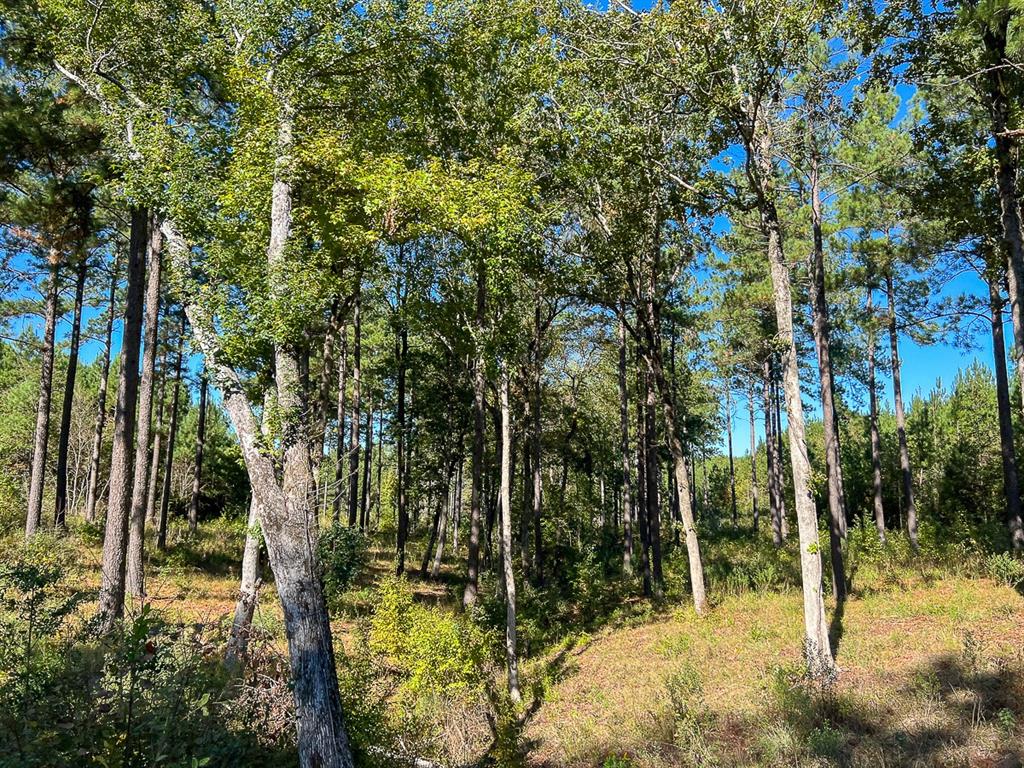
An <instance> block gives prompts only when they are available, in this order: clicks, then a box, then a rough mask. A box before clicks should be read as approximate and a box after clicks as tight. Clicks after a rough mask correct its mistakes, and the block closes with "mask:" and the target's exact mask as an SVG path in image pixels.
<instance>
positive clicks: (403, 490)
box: [395, 317, 409, 575]
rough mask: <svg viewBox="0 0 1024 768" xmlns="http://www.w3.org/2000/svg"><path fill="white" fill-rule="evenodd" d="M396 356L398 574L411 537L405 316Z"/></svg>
mask: <svg viewBox="0 0 1024 768" xmlns="http://www.w3.org/2000/svg"><path fill="white" fill-rule="evenodd" d="M395 347H396V349H395V357H396V358H397V364H398V387H397V389H398V391H397V393H396V398H397V400H398V402H397V405H396V408H395V411H396V413H395V421H396V424H395V461H396V463H397V475H398V477H397V480H398V566H397V570H398V574H399V575H401V574H402V572H403V571H404V570H405V546H406V542H407V541H408V538H409V496H408V494H409V488H408V485H407V480H408V478H409V475H408V472H407V471H406V469H407V467H406V464H407V463H408V462H407V460H408V455H407V454H406V451H405V442H406V434H405V430H406V427H405V357H406V354H407V353H408V351H409V332H408V330H407V329H406V326H405V318H404V317H403V318H402V326H401V328H400V329H399V331H398V338H397V339H395Z"/></svg>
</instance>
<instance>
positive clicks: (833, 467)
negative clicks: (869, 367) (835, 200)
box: [810, 149, 846, 601]
mask: <svg viewBox="0 0 1024 768" xmlns="http://www.w3.org/2000/svg"><path fill="white" fill-rule="evenodd" d="M810 179H811V233H812V235H813V241H814V247H813V248H812V249H811V314H812V316H813V317H812V323H811V331H812V333H813V335H814V346H815V348H816V349H817V351H818V381H819V384H820V391H821V421H822V425H823V428H824V432H825V471H826V474H827V475H828V511H829V525H828V540H829V549H830V553H831V555H832V558H831V559H832V596H833V597H834V598H835V599H836V600H837V601H842V600H845V599H846V569H845V567H844V564H843V536H844V535H845V530H846V501H845V499H844V498H843V466H842V460H841V456H840V453H839V432H838V430H837V429H836V425H837V423H838V419H837V415H836V403H835V385H834V383H833V381H832V350H831V339H830V331H829V324H828V300H827V299H826V296H825V244H824V240H823V238H822V234H821V194H820V192H819V189H818V156H817V151H816V149H812V151H811V172H810Z"/></svg>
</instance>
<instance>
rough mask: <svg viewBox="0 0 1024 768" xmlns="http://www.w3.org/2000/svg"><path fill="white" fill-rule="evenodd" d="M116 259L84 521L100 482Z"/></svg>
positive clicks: (92, 516) (92, 511) (92, 510)
mask: <svg viewBox="0 0 1024 768" xmlns="http://www.w3.org/2000/svg"><path fill="white" fill-rule="evenodd" d="M118 261H119V259H118V258H117V257H115V258H114V262H113V264H111V267H110V294H109V298H108V299H107V326H106V332H105V335H104V344H103V362H102V363H101V364H100V382H99V393H98V397H97V401H96V426H95V428H94V429H93V437H92V456H91V457H90V460H89V480H88V490H87V491H86V494H85V519H86V520H87V521H89V522H90V523H91V522H94V521H95V520H96V497H97V492H98V488H99V482H100V458H101V456H102V453H103V428H104V427H105V426H106V423H107V379H109V378H110V356H111V346H112V345H111V340H112V337H113V335H114V312H115V308H116V301H117V273H118Z"/></svg>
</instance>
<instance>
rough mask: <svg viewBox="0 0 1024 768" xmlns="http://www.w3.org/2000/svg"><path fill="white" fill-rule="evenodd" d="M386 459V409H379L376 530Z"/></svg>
mask: <svg viewBox="0 0 1024 768" xmlns="http://www.w3.org/2000/svg"><path fill="white" fill-rule="evenodd" d="M383 458H384V408H383V407H381V408H378V409H377V482H376V483H374V489H373V508H374V528H375V529H377V528H379V527H380V476H381V467H382V465H383Z"/></svg>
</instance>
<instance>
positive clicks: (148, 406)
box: [126, 221, 163, 598]
mask: <svg viewBox="0 0 1024 768" xmlns="http://www.w3.org/2000/svg"><path fill="white" fill-rule="evenodd" d="M162 247H163V236H162V235H161V233H160V229H159V227H158V226H157V224H156V222H155V221H151V222H150V240H149V258H148V262H149V270H148V275H147V277H146V320H145V323H146V339H145V347H144V351H143V356H142V382H141V387H140V389H139V407H138V419H137V421H138V424H137V426H136V428H135V473H134V476H133V477H132V503H131V511H130V513H129V529H128V573H127V581H126V587H127V589H128V594H130V595H131V596H132V597H135V598H142V597H143V596H144V595H145V587H144V584H143V570H142V549H143V543H144V541H143V540H144V536H145V531H146V493H147V491H148V490H149V435H150V431H151V423H152V417H153V391H154V386H153V384H154V379H155V378H156V348H157V342H158V341H159V335H158V331H159V322H160V267H161V257H160V249H161V248H162Z"/></svg>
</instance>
